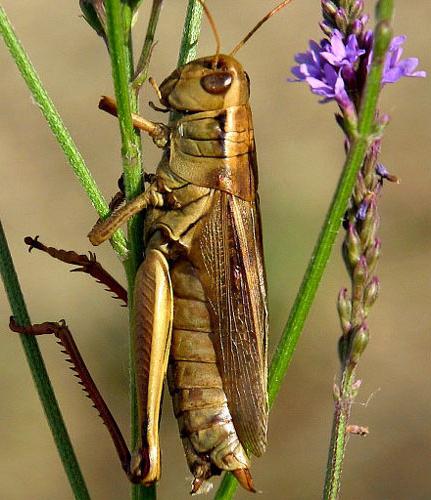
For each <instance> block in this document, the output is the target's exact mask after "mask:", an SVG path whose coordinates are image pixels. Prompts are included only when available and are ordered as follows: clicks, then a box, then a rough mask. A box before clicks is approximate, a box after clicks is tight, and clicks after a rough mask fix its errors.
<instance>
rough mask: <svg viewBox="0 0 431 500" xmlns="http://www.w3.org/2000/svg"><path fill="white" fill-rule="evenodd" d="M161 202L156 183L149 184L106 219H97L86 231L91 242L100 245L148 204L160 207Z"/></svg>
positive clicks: (161, 198) (161, 197)
mask: <svg viewBox="0 0 431 500" xmlns="http://www.w3.org/2000/svg"><path fill="white" fill-rule="evenodd" d="M163 203H164V201H163V195H162V193H160V192H159V191H158V189H157V185H156V184H151V185H150V186H149V187H148V189H146V190H145V191H144V192H143V193H141V194H140V195H138V196H137V197H136V198H134V199H133V200H130V201H129V202H128V203H126V204H125V205H124V206H123V207H121V208H119V209H118V210H116V211H115V212H113V213H112V214H111V215H110V216H109V217H108V218H107V219H104V220H99V221H97V222H96V225H95V226H94V227H93V229H92V230H91V231H90V232H89V233H88V238H89V239H90V242H91V244H92V245H95V246H97V245H100V244H101V243H103V242H104V241H106V240H108V239H109V238H111V237H112V235H113V234H114V233H115V231H116V230H117V229H118V228H119V227H120V226H122V225H123V224H124V223H125V222H127V221H128V220H129V219H130V218H131V217H133V216H134V215H136V214H137V213H139V212H141V211H142V210H144V209H145V208H147V207H149V206H152V207H161V206H162V205H163Z"/></svg>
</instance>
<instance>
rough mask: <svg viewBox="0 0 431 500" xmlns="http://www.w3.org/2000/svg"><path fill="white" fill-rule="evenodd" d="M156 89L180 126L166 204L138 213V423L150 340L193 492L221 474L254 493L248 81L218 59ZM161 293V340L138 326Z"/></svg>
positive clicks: (254, 238)
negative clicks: (157, 348) (164, 374)
mask: <svg viewBox="0 0 431 500" xmlns="http://www.w3.org/2000/svg"><path fill="white" fill-rule="evenodd" d="M216 57H217V62H216V64H214V59H215V58H216ZM160 91H161V95H162V99H161V102H162V103H163V104H164V105H165V106H166V107H168V108H169V109H171V110H175V111H176V112H177V116H179V118H177V119H176V120H175V121H174V122H173V123H171V124H170V137H169V143H168V147H167V148H166V152H165V154H164V156H163V158H162V160H161V162H160V164H159V166H158V169H157V172H156V185H157V190H158V192H160V193H162V194H163V196H164V200H165V201H164V204H163V205H162V206H160V207H154V208H150V209H149V210H148V211H147V214H146V220H145V228H146V230H145V242H146V246H147V257H146V260H145V261H144V263H143V264H142V266H141V269H140V271H139V272H138V275H137V284H136V292H135V309H136V315H137V317H136V321H135V325H136V335H135V339H136V345H135V350H136V352H137V353H139V352H142V353H143V355H142V357H141V356H140V355H139V354H138V355H137V358H136V366H137V368H138V369H137V371H138V373H139V374H140V375H138V381H137V385H138V387H139V389H138V391H139V394H140V397H139V400H140V406H141V415H143V419H145V418H147V416H144V415H148V414H146V410H145V409H146V408H147V409H148V394H149V392H150V391H153V390H154V387H151V386H150V387H149V385H148V380H150V379H151V376H150V374H149V373H148V368H147V367H149V366H152V360H151V356H152V354H151V346H149V345H148V346H147V344H148V343H149V342H150V343H151V342H152V339H153V338H154V337H155V336H157V338H159V339H160V338H163V339H166V340H165V342H166V344H169V343H170V344H171V347H170V356H169V388H170V392H171V394H172V396H173V400H174V411H175V414H176V417H177V418H178V422H179V428H180V434H181V437H182V440H183V444H184V449H185V452H186V457H187V460H188V464H189V467H190V469H191V471H192V473H193V474H194V477H195V482H194V487H193V490H194V491H195V490H197V489H198V488H199V486H200V484H201V483H202V482H203V481H205V480H206V479H208V478H209V477H211V476H212V475H213V474H214V473H219V472H220V471H222V470H230V471H233V472H234V473H235V475H236V476H237V477H238V478H239V479H240V481H241V483H242V484H243V485H244V486H246V487H248V488H249V489H253V486H252V482H251V477H250V475H249V472H248V467H249V459H248V456H247V452H251V453H254V454H255V455H261V454H262V453H263V451H264V450H265V446H266V430H267V414H268V408H267V395H266V336H267V308H266V292H265V278H264V268H263V257H262V241H261V231H260V216H259V207H258V199H257V164H256V154H255V147H254V134H253V125H252V118H251V111H250V108H249V104H248V100H249V80H248V77H247V75H246V73H245V71H244V70H243V68H242V66H241V65H240V63H239V62H238V61H237V60H236V59H235V58H233V57H232V56H228V55H222V54H219V55H217V56H212V57H206V58H202V59H198V60H195V61H192V62H191V63H189V64H187V65H185V66H184V67H182V68H180V69H179V70H176V71H174V72H173V73H172V74H171V75H170V76H169V77H168V78H167V79H166V80H165V81H164V82H163V83H162V85H161V86H160ZM167 208H168V209H167ZM148 259H150V262H152V264H151V269H150V264H149V263H148ZM157 266H160V268H162V267H163V268H164V269H166V272H165V278H164V280H162V281H160V282H159V284H158V286H156V285H153V284H152V283H154V280H151V279H150V277H149V276H150V275H151V273H154V270H155V267H157ZM149 290H152V293H151V294H150V293H149V292H148V291H149ZM161 290H163V292H162V293H163V294H164V295H165V296H166V304H168V303H169V306H168V307H169V308H171V309H172V310H173V316H172V327H171V325H168V324H164V326H163V329H164V330H163V332H161V331H160V328H158V329H157V331H153V329H154V325H155V321H154V320H153V321H152V322H150V321H148V312H149V311H155V309H156V308H157V307H158V306H156V304H155V301H156V297H158V296H159V295H160V291H161ZM154 314H155V312H154ZM144 345H145V346H147V347H145V348H144V347H142V346H144ZM157 356H158V354H155V357H157ZM164 363H165V365H166V363H167V355H166V358H165V360H164ZM154 366H155V365H154ZM159 383H160V381H159ZM158 391H159V392H160V389H158ZM151 411H152V412H153V414H154V417H153V418H154V419H156V417H157V416H158V415H156V411H155V409H152V410H151ZM154 421H155V420H154ZM150 434H151V433H150ZM149 441H151V443H150V445H149V447H150V449H151V445H152V444H154V446H155V447H156V448H157V449H158V443H157V436H156V431H155V432H154V433H153V435H152V437H151V439H150V440H149ZM146 445H147V446H148V443H147V444H146ZM141 446H142V447H143V448H145V444H144V443H142V444H141ZM152 455H154V456H157V455H158V452H157V450H154V451H153V452H151V451H150V456H152ZM154 463H155V464H158V461H156V462H154ZM156 469H157V470H156V471H155V472H154V476H153V471H152V469H151V466H150V471H149V472H148V474H147V477H146V479H145V480H144V482H151V481H152V480H153V479H156V477H155V476H156V475H157V474H158V465H156Z"/></svg>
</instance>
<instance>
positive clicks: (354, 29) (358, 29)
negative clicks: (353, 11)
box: [350, 19, 364, 36]
mask: <svg viewBox="0 0 431 500" xmlns="http://www.w3.org/2000/svg"><path fill="white" fill-rule="evenodd" d="M363 29H364V26H363V25H362V23H361V21H360V20H359V19H355V20H354V21H353V23H352V25H351V27H350V32H351V33H352V35H356V36H359V35H360V34H361V33H362V31H363Z"/></svg>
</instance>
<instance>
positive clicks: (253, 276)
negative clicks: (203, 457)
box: [199, 191, 268, 455]
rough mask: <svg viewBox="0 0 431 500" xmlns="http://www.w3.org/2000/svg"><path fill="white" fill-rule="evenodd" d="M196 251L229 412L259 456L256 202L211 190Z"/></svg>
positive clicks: (260, 318) (263, 316)
mask: <svg viewBox="0 0 431 500" xmlns="http://www.w3.org/2000/svg"><path fill="white" fill-rule="evenodd" d="M199 247H200V252H199V253H200V255H199V257H200V258H199V260H201V265H200V266H199V267H200V268H201V279H202V283H203V285H204V289H205V292H206V295H207V297H208V301H209V303H210V313H211V317H212V324H213V325H212V326H213V330H214V332H213V341H214V345H215V348H216V353H217V362H218V366H219V370H220V372H221V376H222V380H223V389H224V391H225V393H226V397H227V400H228V406H229V410H230V412H231V415H232V418H233V422H234V425H235V429H236V431H237V433H238V437H239V439H240V441H241V442H242V444H243V445H244V446H245V447H246V448H247V449H248V450H249V451H250V452H252V453H253V454H255V455H261V454H262V453H263V451H264V450H265V446H266V432H267V419H268V404H267V387H266V384H267V362H266V356H267V353H266V350H267V346H266V344H267V340H266V339H267V330H268V314H267V305H266V287H265V273H264V268H263V251H262V241H261V233H260V216H259V208H258V205H257V202H248V201H244V200H241V199H240V198H237V197H235V196H232V195H230V194H228V193H224V192H221V191H216V192H215V193H214V204H213V207H212V210H211V213H210V214H209V216H208V218H207V219H206V221H205V223H204V225H203V228H202V232H201V235H200V238H199Z"/></svg>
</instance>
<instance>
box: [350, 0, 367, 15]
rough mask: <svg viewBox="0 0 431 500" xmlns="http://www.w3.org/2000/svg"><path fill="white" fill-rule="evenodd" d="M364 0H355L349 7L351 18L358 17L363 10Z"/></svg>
mask: <svg viewBox="0 0 431 500" xmlns="http://www.w3.org/2000/svg"><path fill="white" fill-rule="evenodd" d="M364 7H365V5H364V0H355V1H354V2H353V5H352V7H351V9H350V15H351V17H352V18H358V17H359V16H360V15H361V14H362V12H363V11H364Z"/></svg>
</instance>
